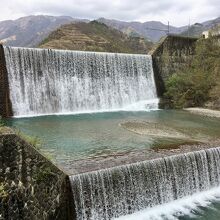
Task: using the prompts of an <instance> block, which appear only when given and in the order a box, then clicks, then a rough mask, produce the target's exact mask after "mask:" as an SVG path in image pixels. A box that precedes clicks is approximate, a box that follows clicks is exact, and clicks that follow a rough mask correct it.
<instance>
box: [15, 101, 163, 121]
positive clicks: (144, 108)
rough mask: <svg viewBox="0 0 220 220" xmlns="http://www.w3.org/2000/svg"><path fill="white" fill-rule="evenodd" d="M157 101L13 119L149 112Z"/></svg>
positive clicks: (155, 105)
mask: <svg viewBox="0 0 220 220" xmlns="http://www.w3.org/2000/svg"><path fill="white" fill-rule="evenodd" d="M158 103H159V99H151V100H143V101H140V102H136V103H133V104H131V105H128V106H125V107H124V108H117V109H102V110H96V111H91V110H88V111H76V112H62V113H58V112H57V113H51V114H38V115H36V114H34V113H31V112H30V113H29V114H28V115H19V116H14V118H31V117H40V116H51V115H81V114H95V113H105V112H150V111H156V110H159V109H158Z"/></svg>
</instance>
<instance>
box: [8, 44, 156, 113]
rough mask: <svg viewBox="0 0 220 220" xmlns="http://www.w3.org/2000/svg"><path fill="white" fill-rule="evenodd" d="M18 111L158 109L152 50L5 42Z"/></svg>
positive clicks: (66, 111) (14, 110)
mask: <svg viewBox="0 0 220 220" xmlns="http://www.w3.org/2000/svg"><path fill="white" fill-rule="evenodd" d="M4 53H5V58H6V66H7V70H8V78H9V87H10V98H11V102H12V104H13V106H12V107H13V113H14V116H23V115H40V114H54V113H59V114H65V113H80V112H92V111H111V110H126V109H128V110H144V109H152V108H154V109H155V108H157V94H156V87H155V82H154V75H153V69H152V59H151V56H148V55H129V54H115V53H96V52H80V51H62V50H48V49H28V48H13V47H4Z"/></svg>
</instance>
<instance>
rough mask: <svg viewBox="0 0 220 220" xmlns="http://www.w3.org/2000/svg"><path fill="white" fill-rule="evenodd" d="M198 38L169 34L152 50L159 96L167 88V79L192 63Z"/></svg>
mask: <svg viewBox="0 0 220 220" xmlns="http://www.w3.org/2000/svg"><path fill="white" fill-rule="evenodd" d="M196 41H197V38H188V37H182V36H176V35H169V36H167V37H165V38H164V39H162V40H161V42H159V44H158V45H157V46H156V47H155V48H154V49H153V50H152V51H151V52H150V55H152V60H153V69H154V75H155V80H156V85H157V91H158V95H159V97H161V96H162V95H163V93H164V91H165V90H166V88H165V81H166V80H167V79H168V78H169V76H171V75H173V74H174V73H177V72H178V71H180V70H181V69H182V68H184V67H185V66H186V65H190V64H191V60H192V57H193V55H194V54H195V43H196Z"/></svg>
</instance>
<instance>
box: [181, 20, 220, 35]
mask: <svg viewBox="0 0 220 220" xmlns="http://www.w3.org/2000/svg"><path fill="white" fill-rule="evenodd" d="M218 25H220V17H218V18H216V19H214V20H209V21H205V22H203V23H196V24H193V25H191V26H190V28H189V30H188V29H186V30H185V31H183V32H182V33H181V35H184V36H188V35H189V36H191V37H199V36H201V35H202V32H203V31H208V30H210V29H213V28H215V27H216V26H218Z"/></svg>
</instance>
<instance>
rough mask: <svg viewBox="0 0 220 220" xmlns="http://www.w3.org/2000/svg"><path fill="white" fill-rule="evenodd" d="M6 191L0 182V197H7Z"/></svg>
mask: <svg viewBox="0 0 220 220" xmlns="http://www.w3.org/2000/svg"><path fill="white" fill-rule="evenodd" d="M7 197H8V192H7V191H6V190H5V187H4V184H3V183H0V198H7Z"/></svg>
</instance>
